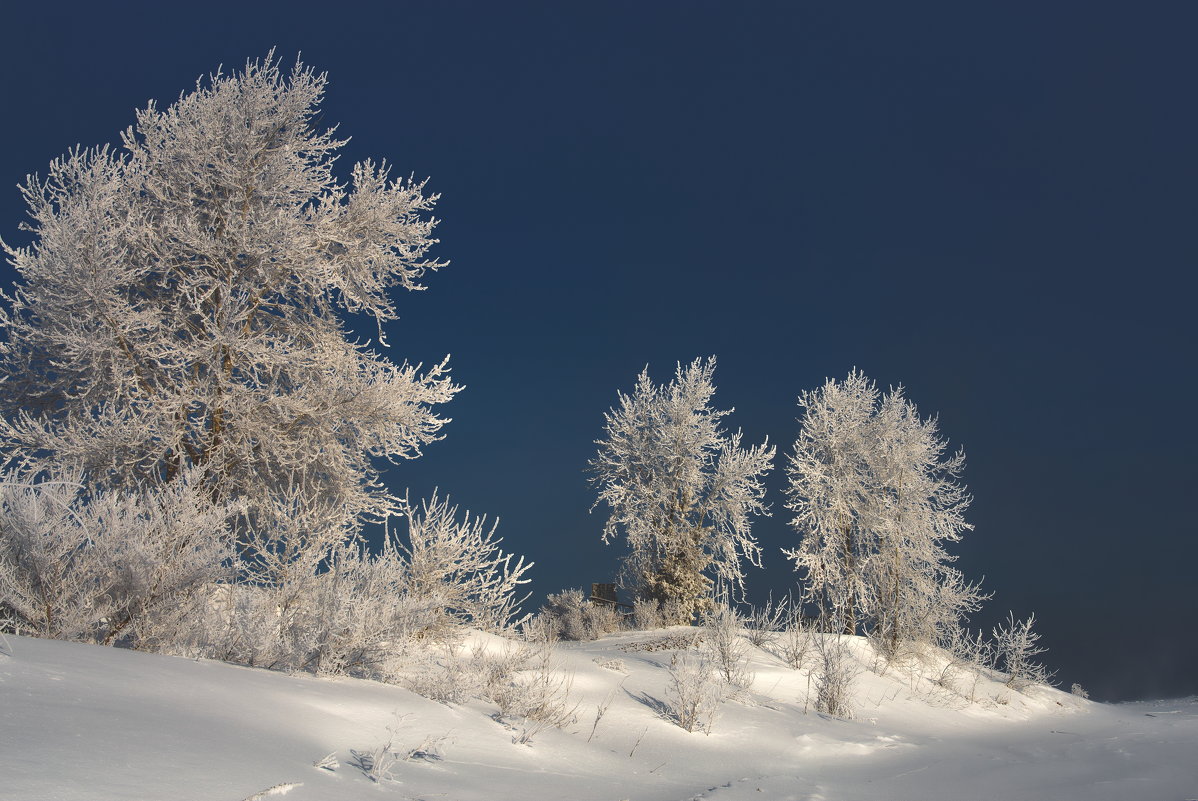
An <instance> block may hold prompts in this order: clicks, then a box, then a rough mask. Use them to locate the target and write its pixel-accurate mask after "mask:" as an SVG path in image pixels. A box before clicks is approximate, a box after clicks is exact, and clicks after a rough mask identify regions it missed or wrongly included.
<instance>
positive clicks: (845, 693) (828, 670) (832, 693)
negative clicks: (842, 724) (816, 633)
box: [815, 634, 857, 719]
mask: <svg viewBox="0 0 1198 801" xmlns="http://www.w3.org/2000/svg"><path fill="white" fill-rule="evenodd" d="M815 647H816V653H817V654H818V656H819V661H818V674H817V675H816V678H815V708H816V709H817V710H819V711H820V712H823V713H824V714H825V715H832V716H834V717H838V718H846V719H848V718H852V717H853V680H854V679H855V678H856V676H857V664H856V662H855V660H854V659H853V654H852V652H851V651H850V650H849V646H848V643H847V642H846V641H845V640H844V639H843V638H841V637H840V636H838V635H827V634H825V635H822V636H820V637H816V638H815Z"/></svg>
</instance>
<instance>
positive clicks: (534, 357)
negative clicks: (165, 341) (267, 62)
mask: <svg viewBox="0 0 1198 801" xmlns="http://www.w3.org/2000/svg"><path fill="white" fill-rule="evenodd" d="M979 5H980V4H974V3H937V4H920V3H916V4H894V3H863V4H842V3H800V2H788V3H764V2H757V3H732V2H726V3H712V2H636V3H630V2H603V3H581V2H578V3H575V2H569V3H560V2H552V3H551V2H543V3H531V2H505V3H490V2H472V3H463V2H437V3H419V4H417V3H408V2H396V3H386V4H383V3H380V4H377V5H368V4H365V5H364V4H355V3H352V2H343V3H335V4H329V3H322V4H319V5H315V4H313V5H308V4H305V3H286V4H282V3H280V4H274V5H272V4H254V5H253V6H252V7H251V8H250V9H248V10H247V9H245V8H241V7H238V6H236V5H233V4H224V3H219V2H218V3H206V4H203V5H202V6H198V5H194V4H165V3H154V4H115V5H109V4H90V3H89V4H82V3H80V4H75V5H72V4H67V5H66V6H65V7H64V6H62V5H61V4H53V5H52V4H40V5H36V6H34V5H29V4H25V5H23V6H21V7H17V8H10V9H7V10H6V11H5V12H4V23H5V28H6V30H7V31H8V34H7V36H6V37H5V40H6V41H5V46H4V47H3V48H0V70H2V71H0V76H2V77H0V108H3V110H4V112H5V117H6V120H5V124H4V126H3V133H2V134H0V137H2V147H0V153H2V154H3V155H2V156H0V235H2V236H3V237H4V238H5V239H6V240H7V241H10V242H15V243H19V242H23V241H25V240H24V239H23V238H22V235H21V234H19V233H18V232H17V231H16V227H17V224H18V222H19V221H20V219H21V218H22V216H23V209H22V206H21V203H20V199H19V197H18V195H17V192H16V190H15V188H14V186H15V184H17V183H18V182H19V181H20V180H22V178H23V177H24V175H25V174H26V173H27V172H32V171H44V170H45V167H46V165H47V163H48V162H49V161H50V159H52V158H54V157H55V156H57V155H59V154H61V153H62V152H63V151H64V150H65V149H66V148H68V147H69V146H71V145H74V144H75V143H82V144H84V145H92V144H98V143H101V142H115V141H116V140H117V136H118V132H119V131H120V130H121V129H123V128H124V127H125V126H126V125H128V124H130V123H131V122H132V121H133V111H134V109H135V108H139V107H142V106H144V105H145V103H146V101H147V100H148V99H150V98H156V99H157V100H159V102H161V103H164V104H165V103H169V102H170V101H171V100H173V99H174V98H176V97H177V96H178V95H179V93H180V92H181V91H184V90H186V89H188V88H190V87H191V86H193V85H194V82H195V80H196V78H197V77H198V76H200V75H201V74H206V73H207V72H209V71H211V70H213V69H214V68H215V67H216V66H217V65H218V64H222V63H223V64H224V65H226V68H233V69H236V68H238V67H240V66H241V65H243V64H244V62H245V60H246V59H247V58H249V57H260V56H263V55H264V54H265V53H266V52H267V51H268V50H269V49H270V48H271V47H277V48H278V52H279V53H280V55H281V57H282V59H283V60H284V62H285V63H290V62H291V61H292V60H293V59H294V57H295V54H296V53H297V52H298V51H302V53H303V58H304V60H305V61H306V62H307V63H309V64H312V65H314V66H316V67H318V68H319V69H322V70H327V71H328V73H329V75H330V79H331V83H330V88H329V93H328V98H327V101H326V103H325V105H324V110H325V121H326V122H327V123H329V124H332V123H339V124H340V125H341V129H340V130H341V132H342V133H343V134H346V135H350V136H352V137H353V141H352V143H351V144H350V145H349V147H348V148H347V151H348V152H347V153H346V154H345V156H344V160H345V163H344V165H343V166H344V167H345V168H346V169H348V164H349V163H351V162H352V161H355V160H357V159H360V158H364V157H367V156H373V157H386V158H387V159H388V160H389V161H390V162H392V163H393V164H395V165H396V168H397V170H398V171H400V172H402V173H405V174H406V173H409V172H410V173H414V174H415V175H416V176H417V177H423V176H430V177H431V181H430V184H429V186H430V188H431V189H432V190H434V191H437V192H440V193H442V195H443V198H442V200H441V203H440V205H439V207H438V216H439V217H441V218H442V219H443V220H444V222H443V224H442V226H441V227H440V228H439V229H438V232H439V235H440V237H441V239H442V244H441V245H440V246H439V248H438V250H437V254H438V255H439V256H440V257H442V258H447V259H450V260H451V261H452V264H451V265H450V266H449V267H447V268H446V269H445V270H443V271H442V272H441V273H439V274H437V275H435V276H433V277H432V278H431V279H430V280H429V282H428V283H429V287H430V288H429V290H428V291H427V292H424V293H420V294H414V295H410V296H408V297H404V298H402V299H401V303H402V306H401V313H402V315H403V319H402V320H401V321H400V322H399V323H397V324H395V325H394V326H392V327H391V329H390V334H389V339H390V342H391V343H392V355H393V356H394V357H395V358H399V359H403V358H406V359H409V360H413V361H424V362H426V363H428V362H431V361H434V360H439V359H440V358H441V357H442V356H443V355H444V354H446V353H452V354H453V358H452V362H451V363H452V364H453V365H454V369H455V375H456V376H457V378H458V379H459V380H460V381H461V382H462V383H464V384H465V385H466V386H467V389H466V390H465V391H464V392H463V393H462V394H461V395H459V397H458V398H457V399H456V400H455V401H454V402H453V403H452V404H451V405H450V407H448V409H447V412H448V414H450V415H451V416H452V417H453V418H454V422H453V423H452V424H451V425H450V426H448V428H447V429H446V432H447V437H446V439H445V440H444V441H443V442H440V443H437V444H435V445H433V446H431V447H430V448H429V449H428V451H427V454H426V456H425V457H424V458H423V459H420V460H418V461H415V462H411V463H407V464H404V465H403V466H402V467H400V468H397V469H394V470H392V471H391V473H390V476H391V480H392V484H393V486H395V487H396V488H402V487H410V488H411V490H412V493H413V496H420V495H423V494H427V493H428V492H430V491H431V490H432V488H433V487H440V488H441V489H442V490H443V491H448V492H450V493H451V494H452V496H453V497H454V498H455V499H456V500H457V501H459V502H460V503H461V504H462V505H463V506H466V507H469V508H470V509H471V510H474V511H478V512H485V513H488V514H489V515H492V516H494V515H498V516H499V517H500V518H501V524H500V531H501V533H502V534H503V535H504V537H505V542H506V544H507V546H508V547H510V548H511V549H512V550H515V551H517V552H520V553H523V554H525V555H527V556H528V557H529V558H531V559H533V560H534V561H536V563H537V566H536V568H534V571H533V576H534V583H533V585H532V587H533V590H534V591H535V593H536V600H537V602H539V600H540V599H541V598H543V596H544V594H545V593H547V592H553V591H556V590H558V589H561V588H564V587H569V586H587V585H589V583H590V582H592V581H597V580H607V579H608V578H610V576H611V575H612V574H613V572H614V570H615V567H616V560H617V558H618V556H619V554H620V550H619V548H617V547H610V546H609V547H605V546H603V545H601V544H600V542H599V531H600V528H601V526H602V522H603V520H602V517H601V512H600V511H596V513H594V514H591V515H588V513H587V510H588V507H589V506H590V504H591V503H592V501H593V498H594V495H593V491H592V490H591V489H590V488H589V487H588V484H587V481H586V474H585V472H584V469H585V466H586V463H587V460H588V459H589V458H590V457H591V456H592V454H593V453H594V445H593V441H594V440H595V439H597V438H598V437H600V436H601V434H602V414H603V412H604V411H605V410H606V409H608V408H609V407H610V406H611V405H613V403H614V402H615V399H616V391H617V389H628V388H629V387H630V386H631V384H632V381H633V379H634V377H635V375H636V374H637V373H638V372H639V371H640V369H641V368H642V367H643V366H644V365H645V364H648V365H650V368H651V371H652V372H653V373H654V374H655V375H656V376H658V377H660V378H663V379H664V378H667V377H668V376H669V374H670V372H671V371H672V369H673V366H674V363H675V362H676V361H678V360H683V361H689V360H691V359H693V358H695V357H697V356H706V355H710V354H715V355H717V356H718V358H719V368H718V370H717V373H716V381H717V385H718V386H719V388H720V391H719V393H718V394H717V396H716V400H717V403H718V405H720V406H721V407H724V408H726V407H730V406H735V407H736V413H735V414H734V415H732V416H731V417H730V418H729V422H730V424H731V425H732V426H741V427H743V428H744V430H745V433H746V437H747V438H748V439H749V440H750V441H759V440H760V439H761V438H763V437H765V436H767V435H768V436H769V437H770V439H771V441H773V442H776V443H777V444H778V445H779V447H780V450H785V449H786V448H788V447H789V445H790V443H791V442H793V440H794V437H795V434H796V433H797V424H796V422H795V417H796V413H797V409H796V407H795V405H794V401H795V396H796V395H797V394H798V393H799V392H800V391H802V390H804V389H809V388H813V387H816V386H818V385H819V384H820V383H822V382H823V380H824V378H825V377H828V376H834V377H843V376H844V375H845V374H846V373H847V372H848V371H849V369H850V368H852V367H854V366H857V367H860V368H861V369H862V370H864V371H865V372H866V373H867V374H868V375H869V376H871V377H873V378H875V379H876V380H877V381H878V382H879V383H880V384H881V385H883V386H888V385H890V384H897V383H902V384H904V385H905V386H906V387H907V388H908V391H909V394H910V396H911V397H912V399H914V400H915V402H916V403H917V404H918V405H919V407H920V409H921V410H922V411H923V412H924V413H925V414H931V413H938V414H939V417H940V422H941V428H942V431H943V433H944V434H945V435H946V436H948V437H949V438H950V439H951V440H952V442H953V443H954V444H962V445H964V447H965V448H966V451H967V453H968V456H969V466H968V468H967V470H966V480H967V482H968V484H969V486H970V487H971V489H972V490H973V492H974V495H975V503H974V505H973V508H972V511H971V513H970V515H969V519H970V520H971V522H973V523H974V524H975V525H976V531H974V532H972V533H971V534H969V535H967V538H966V540H965V541H964V542H963V543H962V544H961V545H960V547H959V548H958V553H960V556H961V558H960V566H961V567H962V569H963V570H965V572H966V573H967V575H969V576H970V577H974V578H977V577H981V576H985V586H986V587H987V588H989V589H990V590H992V591H993V592H994V593H995V598H994V599H993V600H992V601H991V602H990V604H989V605H988V607H987V609H986V610H985V611H984V612H983V613H982V614H980V615H978V616H977V617H976V618H975V622H976V623H977V624H980V625H984V626H986V627H987V628H988V627H989V626H990V625H992V624H993V623H994V622H996V621H997V620H998V619H1000V618H1002V617H1004V616H1005V614H1006V611H1007V610H1008V609H1011V610H1014V611H1015V613H1016V614H1017V615H1019V616H1025V615H1027V614H1028V613H1030V612H1032V611H1035V612H1036V613H1037V618H1038V620H1039V629H1040V630H1041V632H1042V633H1043V635H1044V642H1045V643H1046V644H1047V645H1048V646H1049V648H1050V649H1051V651H1050V653H1049V654H1048V661H1049V662H1050V663H1051V664H1052V665H1053V666H1055V667H1057V668H1059V669H1060V679H1061V680H1062V681H1063V682H1064V684H1065V686H1068V685H1069V683H1071V682H1073V681H1078V682H1081V683H1082V684H1083V685H1085V686H1086V687H1088V688H1089V689H1090V690H1091V691H1092V692H1093V693H1094V695H1095V696H1096V697H1099V698H1104V699H1123V698H1132V697H1151V696H1164V695H1181V694H1185V693H1195V692H1198V668H1196V667H1195V665H1198V644H1196V638H1195V637H1194V636H1193V631H1194V625H1195V624H1194V621H1195V619H1198V592H1196V591H1195V580H1194V575H1195V572H1196V569H1198V565H1196V563H1198V543H1196V539H1195V534H1196V533H1198V532H1196V531H1195V524H1194V520H1193V516H1192V514H1191V506H1192V501H1191V499H1192V498H1193V493H1194V490H1193V485H1194V477H1195V469H1194V466H1193V459H1194V454H1195V450H1196V448H1195V445H1196V442H1195V433H1194V432H1195V426H1194V414H1193V410H1192V405H1193V402H1194V391H1195V377H1194V361H1195V360H1194V335H1193V318H1194V313H1193V299H1194V289H1195V280H1194V277H1193V267H1194V265H1195V257H1196V255H1198V253H1196V251H1198V248H1196V244H1195V225H1194V222H1195V211H1196V203H1195V187H1198V180H1196V179H1198V158H1196V157H1195V142H1198V111H1196V104H1195V102H1194V84H1195V77H1196V76H1198V72H1196V69H1195V67H1196V66H1198V65H1196V61H1198V59H1196V57H1195V52H1196V48H1195V47H1194V35H1195V31H1196V30H1198V5H1195V4H1193V3H1183V2H1177V3H1144V4H1135V5H1134V6H1133V5H1128V4H1114V3H1094V2H1086V3H1081V2H1077V3H1047V4H1046V3H1002V4H988V5H987V7H984V8H979V7H978V6H979ZM5 270H6V272H5V282H6V283H7V281H8V280H9V277H11V271H10V270H8V269H7V268H5ZM781 461H782V459H781V458H779V465H780V463H781ZM770 483H771V491H772V500H773V502H774V509H775V514H774V516H773V517H772V518H770V519H767V520H763V521H761V522H760V523H759V524H758V526H757V528H756V532H757V534H758V537H759V539H760V541H761V543H762V545H763V546H764V548H765V551H766V569H765V570H762V571H757V570H753V571H751V572H750V577H749V581H750V591H751V595H752V596H753V597H754V598H757V599H760V598H763V597H764V596H765V595H766V594H767V592H770V591H772V592H773V593H774V594H775V595H778V594H785V593H786V591H787V590H788V589H790V588H791V586H793V582H794V577H793V574H792V573H791V572H790V571H789V569H788V567H787V564H786V562H785V560H784V559H783V558H782V556H781V554H780V553H779V549H780V548H781V547H784V546H789V545H792V544H793V542H794V536H795V535H794V534H793V532H792V531H791V530H790V529H789V528H788V526H787V525H786V513H785V510H783V509H782V508H781V500H782V495H781V489H782V487H783V484H784V482H783V479H782V475H781V470H780V469H779V470H776V472H775V475H774V476H773V477H772V478H771V482H770Z"/></svg>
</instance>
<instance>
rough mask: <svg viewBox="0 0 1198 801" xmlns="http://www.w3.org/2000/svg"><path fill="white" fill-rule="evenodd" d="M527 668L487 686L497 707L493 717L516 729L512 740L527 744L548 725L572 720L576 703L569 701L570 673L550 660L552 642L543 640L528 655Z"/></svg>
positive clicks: (562, 723)
mask: <svg viewBox="0 0 1198 801" xmlns="http://www.w3.org/2000/svg"><path fill="white" fill-rule="evenodd" d="M531 659H532V661H533V664H532V666H531V667H530V668H527V669H521V670H518V671H515V670H514V671H512V672H511V673H509V674H508V675H507V676H506V677H504V678H503V679H501V680H497V681H495V682H493V683H492V684H491V685H490V686H489V687H488V693H489V697H490V699H491V700H492V701H494V702H495V705H496V706H498V707H499V713H498V714H497V715H496V719H497V720H499V721H501V722H504V723H507V724H508V725H510V726H512V727H513V728H514V729H515V730H516V734H515V736H514V737H513V738H512V742H515V743H521V744H523V743H529V742H531V741H532V739H533V738H534V737H535V736H536V735H537V734H539V733H540V732H542V731H544V730H545V729H548V728H559V729H560V728H562V727H563V726H568V725H570V724H571V723H574V722H575V721H576V720H577V719H578V717H577V715H576V711H577V705H571V704H570V689H571V687H572V686H573V683H574V675H573V674H572V673H563V672H562V670H561V669H560V668H559V666H558V665H556V664H555V663H554V661H553V645H552V643H545V644H544V646H543V647H542V648H541V649H540V650H539V652H537V653H535V654H533V655H532V656H531Z"/></svg>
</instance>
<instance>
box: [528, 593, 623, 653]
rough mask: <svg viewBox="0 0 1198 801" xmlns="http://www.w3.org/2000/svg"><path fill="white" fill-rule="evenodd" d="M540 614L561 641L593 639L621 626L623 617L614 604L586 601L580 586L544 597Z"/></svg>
mask: <svg viewBox="0 0 1198 801" xmlns="http://www.w3.org/2000/svg"><path fill="white" fill-rule="evenodd" d="M540 617H541V619H542V620H543V621H544V624H545V625H546V626H547V627H548V628H549V629H550V630H551V631H552V632H553V633H554V635H555V636H557V637H560V638H561V639H563V640H575V641H581V640H594V639H597V638H599V637H601V636H603V635H604V634H611V633H612V632H615V631H619V630H620V629H621V628H622V627H623V617H622V616H621V615H620V613H619V612H618V611H617V610H616V608H615V607H613V606H611V605H610V604H605V603H592V602H591V601H588V600H587V598H586V596H585V595H584V594H583V592H582V590H580V589H569V590H562V591H561V592H559V593H556V594H552V595H550V596H548V597H547V598H546V599H545V605H544V606H543V607H541V614H540Z"/></svg>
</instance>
